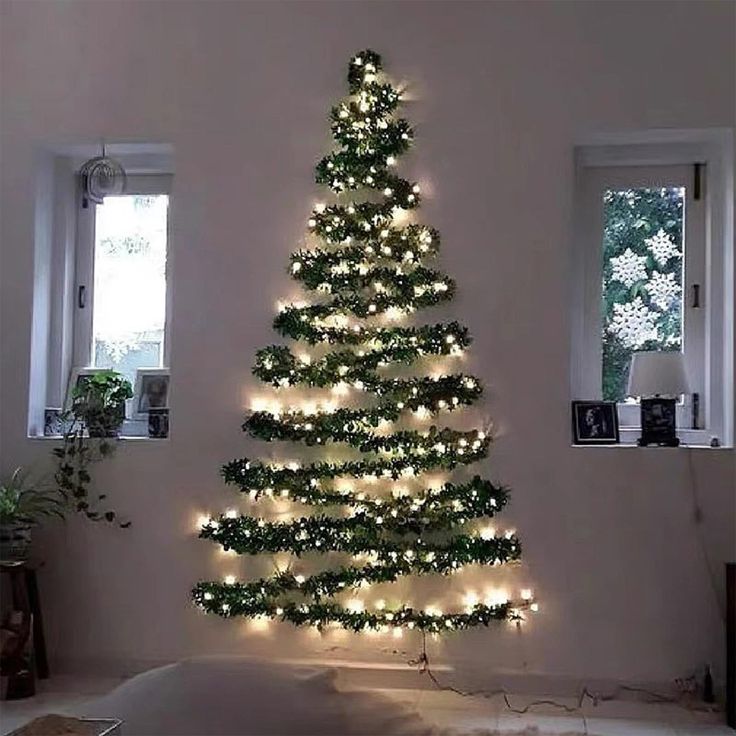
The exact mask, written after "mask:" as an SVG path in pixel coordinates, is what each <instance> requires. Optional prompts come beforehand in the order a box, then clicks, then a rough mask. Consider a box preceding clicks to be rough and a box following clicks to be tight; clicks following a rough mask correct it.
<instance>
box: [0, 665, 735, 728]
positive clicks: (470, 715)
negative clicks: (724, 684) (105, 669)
mask: <svg viewBox="0 0 736 736" xmlns="http://www.w3.org/2000/svg"><path fill="white" fill-rule="evenodd" d="M121 681H122V680H120V679H113V678H94V679H92V678H79V677H75V678H68V677H57V678H53V679H52V680H48V681H46V682H44V683H41V687H40V688H39V693H38V694H37V695H36V697H34V698H28V699H26V700H17V701H10V702H7V701H6V702H1V703H0V734H2V735H3V736H4V735H5V734H7V733H9V732H10V731H12V730H13V729H15V728H18V727H19V726H21V725H23V724H24V723H26V722H27V721H29V720H31V719H32V718H34V717H36V716H38V715H42V714H44V713H50V712H52V713H62V714H64V713H65V712H66V711H70V710H74V709H75V708H77V707H78V706H79V705H81V704H83V703H84V702H86V701H88V700H90V699H92V698H94V697H96V696H98V695H101V694H103V693H106V692H108V691H109V690H111V689H113V688H114V687H115V686H116V685H118V684H119V683H120V682H121ZM382 692H383V693H384V694H385V695H387V696H388V697H390V698H392V699H394V700H397V701H399V702H402V703H405V704H407V705H409V706H411V707H412V708H414V709H416V710H417V711H418V712H420V713H421V714H422V715H423V717H424V718H425V719H426V720H427V721H428V722H430V723H434V724H436V725H438V726H441V727H452V728H454V729H458V730H460V729H461V730H462V731H465V732H469V733H472V732H473V731H474V730H480V729H484V730H485V731H486V732H487V731H489V730H490V731H491V732H493V731H494V730H496V731H498V732H500V733H501V734H503V733H504V732H509V733H515V732H516V733H518V732H519V731H523V730H524V729H533V728H536V729H538V731H537V733H538V736H550V735H554V734H574V735H575V736H577V735H578V734H588V735H589V736H734V734H736V732H735V731H733V730H731V729H730V728H727V727H726V726H725V725H723V714H722V713H708V712H703V711H695V710H690V709H687V708H683V707H680V706H676V705H669V704H666V705H662V704H658V705H651V704H644V703H634V702H624V701H614V702H607V703H603V704H601V705H598V706H593V705H592V704H590V705H585V706H584V707H583V710H582V712H581V713H574V714H562V715H561V714H560V712H559V709H557V708H554V707H552V706H541V705H540V706H534V709H533V712H531V713H527V714H524V715H518V714H515V713H512V712H511V711H509V710H508V709H507V708H506V707H505V705H504V703H503V700H502V699H501V698H500V697H495V698H492V699H486V698H479V697H462V696H460V695H456V694H455V693H450V692H437V691H431V690H384V691H382ZM538 699H539V698H532V697H531V696H522V695H516V696H511V697H510V701H511V704H512V706H513V707H514V708H515V709H517V710H520V709H523V708H524V707H525V706H526V705H527V704H528V703H529V702H530V701H532V700H538ZM555 700H556V701H557V702H563V703H565V704H567V705H570V706H572V705H574V703H573V701H572V700H568V701H566V700H565V699H561V698H556V699H555ZM123 733H124V731H123ZM530 736H531V735H530Z"/></svg>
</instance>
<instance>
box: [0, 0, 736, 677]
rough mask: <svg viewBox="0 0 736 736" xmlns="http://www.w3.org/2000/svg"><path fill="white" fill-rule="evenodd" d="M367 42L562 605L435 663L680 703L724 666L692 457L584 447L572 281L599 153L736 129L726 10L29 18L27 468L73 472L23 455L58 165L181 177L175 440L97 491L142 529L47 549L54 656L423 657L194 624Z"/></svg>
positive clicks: (20, 418)
mask: <svg viewBox="0 0 736 736" xmlns="http://www.w3.org/2000/svg"><path fill="white" fill-rule="evenodd" d="M366 46H370V47H372V48H375V49H376V50H378V51H380V52H382V53H383V54H384V56H385V60H386V63H387V65H388V67H389V70H390V71H391V72H393V73H394V74H395V75H396V76H397V77H399V78H405V79H406V80H411V90H412V97H413V98H414V100H415V101H413V102H411V103H410V104H408V105H407V106H406V109H405V114H406V115H407V116H408V117H409V118H410V119H412V120H413V121H415V122H416V123H417V125H418V145H417V147H416V154H415V155H413V157H412V159H411V161H410V162H408V164H407V165H406V169H405V170H410V171H412V172H413V173H414V174H415V175H416V176H417V177H418V178H419V179H420V180H421V181H422V182H423V183H424V185H425V189H426V190H427V192H428V196H427V200H426V205H425V206H424V207H423V209H422V211H421V214H422V218H423V220H424V221H426V222H428V223H431V224H433V225H435V226H436V227H438V228H439V229H440V231H441V232H442V234H443V237H444V243H445V254H444V265H445V266H446V269H447V271H448V272H449V273H450V274H452V275H453V276H454V277H455V278H456V279H457V281H458V285H459V291H460V294H459V297H458V298H457V300H456V301H455V302H454V304H453V307H452V309H451V313H452V314H453V315H454V316H456V317H457V318H459V319H461V320H462V321H465V322H466V323H467V324H468V325H469V327H470V329H471V331H472V333H473V334H474V335H475V339H476V341H475V345H474V348H473V351H472V352H473V357H472V361H473V363H472V365H473V367H474V369H475V371H476V373H477V374H478V375H480V376H481V377H482V378H483V379H484V381H485V382H486V384H487V386H488V387H489V391H488V403H487V408H488V411H489V412H490V413H491V414H492V416H493V417H494V419H495V421H496V422H497V426H498V427H499V428H500V430H501V438H500V439H499V441H498V443H497V445H496V446H495V449H494V451H493V454H492V457H491V458H490V460H489V461H488V462H487V463H486V470H487V471H488V472H489V473H490V474H491V475H492V476H493V477H496V478H498V479H501V480H503V481H504V482H506V483H508V484H509V485H510V486H512V488H513V489H514V495H513V503H512V506H511V508H510V509H509V512H508V518H509V519H510V523H513V524H515V525H516V526H517V528H518V531H519V534H520V536H521V537H522V539H523V541H524V553H525V561H526V566H525V567H524V568H523V569H522V570H520V571H519V572H518V573H517V575H518V577H517V580H519V581H523V582H528V583H530V584H532V585H533V587H534V588H535V590H536V592H537V594H538V595H539V596H540V598H541V601H542V612H541V613H540V614H539V615H538V616H537V617H536V618H534V620H533V622H531V623H530V625H529V626H528V627H527V628H525V630H524V632H523V634H522V635H519V634H518V633H517V632H516V631H514V630H513V629H508V628H506V629H501V630H496V629H493V630H490V631H486V630H483V631H475V632H471V633H467V634H463V635H455V636H451V637H448V638H447V639H446V640H445V642H444V643H441V644H437V645H434V646H435V651H436V652H437V654H438V655H439V656H443V657H446V658H447V659H449V660H451V661H453V662H454V663H456V664H461V665H462V663H463V662H464V663H465V664H466V665H467V666H468V667H470V665H473V667H474V668H475V669H477V670H478V671H480V672H484V673H486V674H487V673H488V672H491V671H500V670H507V671H516V672H524V671H527V672H540V673H548V674H555V675H563V674H566V675H573V676H581V677H584V676H597V677H604V678H621V679H635V678H645V679H655V680H665V679H668V678H672V677H676V676H681V675H685V674H688V673H689V672H690V671H691V670H693V668H695V667H699V666H701V665H702V664H703V663H705V662H706V661H710V662H713V663H715V664H716V666H717V667H720V666H721V665H722V662H723V657H722V652H723V649H724V638H723V629H722V622H721V619H720V615H719V612H718V608H717V605H716V600H715V597H714V591H713V589H712V586H711V582H710V579H709V577H708V575H707V573H706V567H705V564H704V558H703V550H702V549H701V547H700V546H699V542H698V536H697V533H696V527H695V525H694V523H693V519H692V500H691V488H690V477H689V474H688V464H687V454H686V451H685V450H677V451H674V450H657V449H649V450H635V449H624V448H619V449H601V448H599V449H579V448H578V449H574V448H571V447H570V446H569V426H568V424H569V419H568V415H569V398H570V397H569V380H568V377H569V373H570V370H569V339H568V335H569V324H568V322H569V319H568V304H569V300H570V290H571V289H572V288H574V286H575V285H574V284H571V283H570V281H569V279H568V274H569V273H570V268H569V261H568V259H569V254H570V232H571V226H570V221H571V195H572V179H573V163H572V148H573V145H574V144H575V143H576V142H579V141H581V140H582V139H584V138H586V137H587V136H588V135H590V134H592V133H598V132H601V131H611V132H620V131H626V130H640V129H645V128H660V127H661V128H704V127H715V126H733V125H734V88H735V84H734V5H733V4H732V3H729V2H698V3H678V2H651V3H648V2H638V3H622V2H591V3H575V2H544V3H536V2H519V3H511V2H504V3H492V2H486V3H480V2H473V3H462V2H447V3H444V2H426V3H425V2H398V3H385V4H384V3H380V2H350V3H347V2H346V3H324V2H298V3H293V4H292V3H275V2H272V3H258V4H256V3H247V2H222V3H220V2H184V1H182V0H180V1H179V2H175V3H174V2H155V1H151V2H122V1H119V0H117V1H113V2H104V3H103V2H75V3H60V2H33V3H29V2H9V1H6V2H4V3H3V4H2V52H1V53H2V55H1V56H0V62H1V74H2V78H1V79H2V110H1V114H2V118H1V119H0V121H1V128H2V130H1V133H2V200H1V201H2V208H3V211H2V248H3V250H2V302H1V305H2V363H1V364H0V365H1V368H2V394H1V397H0V398H1V400H2V418H1V424H0V436H1V437H2V469H3V470H5V471H7V470H8V469H10V468H12V467H13V466H14V465H16V464H19V463H23V464H32V463H38V464H39V465H40V464H41V463H42V462H43V461H44V460H45V458H47V457H48V454H49V452H50V449H51V448H50V445H49V443H48V442H44V441H42V440H27V439H25V438H24V432H25V427H26V424H25V415H26V411H27V391H28V381H29V352H30V340H31V307H32V292H31V288H32V278H33V226H34V213H33V194H34V181H33V176H32V164H33V161H34V155H35V152H36V151H37V149H38V147H39V146H44V145H49V144H56V143H74V142H89V141H94V140H97V139H99V138H100V137H101V136H104V137H105V138H107V139H108V140H120V141H124V140H140V141H168V142H171V143H172V144H173V145H174V148H175V155H176V181H175V192H174V205H173V207H174V209H173V218H174V221H173V222H174V238H173V254H172V280H173V284H174V287H173V288H174V292H173V314H172V360H173V366H172V376H173V378H172V380H173V389H172V402H173V407H174V408H173V417H172V437H171V439H170V441H168V442H157V443H153V442H127V443H125V445H124V446H123V447H121V448H120V451H119V453H118V455H117V457H116V458H115V459H114V460H113V461H112V462H110V463H109V464H108V466H107V467H106V468H104V470H103V469H100V470H101V475H100V483H101V484H104V487H105V488H106V489H109V491H110V494H111V497H112V499H113V500H114V504H115V507H116V508H117V509H118V510H119V511H120V512H122V513H125V514H128V515H129V516H130V517H132V518H133V520H134V526H133V528H131V529H130V530H128V531H119V530H114V529H110V528H103V527H101V526H93V525H89V524H84V523H82V522H81V521H79V520H70V521H69V522H68V523H67V524H66V525H65V526H63V527H58V528H56V529H55V530H53V531H52V533H50V534H49V535H48V536H47V538H46V540H45V541H46V547H45V551H44V556H45V560H46V567H45V568H44V570H43V572H42V573H41V585H42V589H43V590H42V593H43V596H44V604H45V606H46V615H47V622H46V623H47V629H48V636H49V639H50V646H51V649H52V652H53V654H54V655H55V657H57V658H62V659H72V658H74V659H84V660H87V661H91V660H94V659H97V660H105V661H107V662H118V663H120V662H124V661H130V660H133V659H138V660H154V659H161V658H170V657H171V658H173V657H180V656H183V655H186V654H189V653H195V652H198V653H201V652H218V651H228V652H243V653H245V652H268V653H270V654H273V655H274V656H276V655H283V656H306V655H307V654H310V653H318V654H319V653H320V652H324V651H325V650H326V649H327V648H328V647H330V646H332V645H339V646H341V647H344V649H340V650H335V651H333V652H332V654H331V656H341V657H344V658H354V659H361V660H367V659H383V660H388V661H394V662H395V661H401V658H400V657H399V658H397V657H395V656H393V655H390V654H387V653H385V651H384V650H385V649H386V648H388V647H391V645H392V642H390V641H386V642H384V641H383V640H381V639H380V638H366V637H362V638H357V637H349V636H346V637H344V638H342V639H339V640H338V639H336V638H332V637H328V638H326V639H324V640H322V639H320V638H319V636H317V635H316V634H314V633H312V632H303V631H294V630H292V629H290V628H288V627H285V626H284V627H279V626H276V627H271V629H270V631H269V633H260V634H259V633H257V632H253V631H252V630H251V629H249V628H248V627H247V626H245V625H244V624H241V623H237V622H229V621H221V620H219V619H216V618H211V617H205V616H204V615H202V614H200V613H199V612H198V611H196V610H195V609H194V608H193V607H192V606H191V605H190V604H189V601H188V595H189V589H190V587H191V585H192V584H193V583H194V582H195V581H196V580H198V579H201V578H206V577H208V576H212V575H214V576H218V577H219V576H220V575H222V574H224V573H225V571H226V566H227V571H230V570H231V569H233V567H234V565H233V562H232V561H230V560H224V559H223V558H222V557H218V555H217V553H216V551H215V550H214V549H213V547H212V546H211V545H210V544H209V543H207V542H203V541H199V540H197V539H196V538H195V537H194V536H193V535H192V519H193V517H194V515H195V514H196V513H197V512H198V511H200V510H202V509H210V510H212V511H215V510H217V509H220V508H223V507H224V506H225V505H226V504H228V503H229V502H232V498H233V497H232V493H231V491H229V490H228V489H226V488H225V487H224V486H223V485H222V483H221V482H220V480H219V478H218V469H219V465H220V464H221V463H222V462H223V461H226V460H229V459H231V458H232V457H236V456H239V455H240V454H245V448H246V446H247V444H248V442H247V440H246V439H245V438H244V436H243V435H241V433H240V431H239V425H240V422H241V414H242V410H243V407H244V406H245V402H246V397H247V390H248V387H249V386H250V385H252V382H251V379H250V373H249V369H250V364H251V360H252V357H253V354H254V351H255V350H256V349H257V348H259V347H261V346H263V345H265V344H268V343H269V342H270V341H272V340H274V335H273V333H272V332H271V331H270V321H271V319H272V316H273V308H274V304H275V301H276V300H277V299H278V298H279V297H281V296H283V295H286V294H288V293H290V291H291V290H292V287H291V285H290V282H289V281H288V278H287V275H286V273H285V268H284V267H285V264H286V262H287V256H288V253H289V252H290V251H291V250H292V249H293V248H294V247H295V246H296V245H297V244H298V242H299V239H300V238H301V237H302V235H303V232H304V223H305V219H306V217H307V215H308V212H309V208H310V206H311V204H312V203H313V202H314V201H315V200H316V198H317V197H318V196H319V194H318V191H317V189H316V187H315V185H314V184H313V183H312V182H313V180H312V166H313V164H314V162H315V161H316V160H317V159H318V158H319V156H321V155H322V154H323V153H324V152H325V151H326V150H327V147H328V144H329V139H328V126H327V123H326V114H327V111H328V109H329V106H330V105H331V104H332V103H333V102H334V101H335V100H336V99H337V98H338V97H339V96H341V95H342V94H343V93H344V92H345V89H346V86H345V81H344V74H345V68H346V62H347V60H348V58H349V56H350V55H351V54H352V53H353V52H355V51H357V50H360V49H362V48H364V47H366ZM251 449H252V448H251ZM693 463H694V468H695V471H696V475H697V480H698V484H699V493H700V496H701V499H702V503H703V511H704V522H703V527H702V533H703V536H704V537H705V539H706V542H705V543H706V547H707V551H708V553H709V555H710V559H711V561H712V564H713V565H714V568H715V570H714V572H715V575H716V578H717V586H716V587H717V588H719V595H720V594H722V590H720V579H721V576H722V575H721V573H722V563H723V561H724V560H725V559H726V558H727V557H730V558H731V559H733V558H735V557H736V553H735V551H734V475H735V473H734V467H735V466H734V454H733V452H732V451H728V450H719V451H711V450H702V451H694V452H693ZM237 564H238V561H237V560H236V561H235V565H237ZM258 569H259V568H258V565H257V564H256V563H253V562H252V561H251V560H248V559H244V560H243V561H242V570H243V571H244V572H245V574H252V573H254V572H256V571H257V570H258ZM485 574H486V575H491V574H492V573H485ZM447 584H448V583H447V581H444V580H441V581H440V582H439V583H437V586H438V590H441V589H442V586H445V585H447ZM453 584H455V583H454V582H453ZM721 602H722V596H721ZM405 644H406V648H407V649H408V650H409V651H413V650H414V648H415V646H416V644H417V642H416V641H408V642H406V640H405Z"/></svg>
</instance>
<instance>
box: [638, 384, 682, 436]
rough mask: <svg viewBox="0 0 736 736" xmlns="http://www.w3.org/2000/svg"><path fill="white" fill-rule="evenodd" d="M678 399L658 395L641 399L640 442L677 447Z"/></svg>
mask: <svg viewBox="0 0 736 736" xmlns="http://www.w3.org/2000/svg"><path fill="white" fill-rule="evenodd" d="M676 412H677V399H668V398H662V397H660V396H657V397H655V398H652V399H642V400H641V438H640V439H639V444H640V445H642V446H644V447H646V446H647V445H660V446H663V447H677V446H678V445H679V444H680V440H678V439H677V428H676V426H675V416H676Z"/></svg>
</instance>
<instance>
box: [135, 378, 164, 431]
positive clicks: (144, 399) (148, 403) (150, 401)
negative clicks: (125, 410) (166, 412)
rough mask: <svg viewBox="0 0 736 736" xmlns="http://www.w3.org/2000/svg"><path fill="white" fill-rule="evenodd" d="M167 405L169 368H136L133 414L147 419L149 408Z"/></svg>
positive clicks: (137, 417) (162, 407)
mask: <svg viewBox="0 0 736 736" xmlns="http://www.w3.org/2000/svg"><path fill="white" fill-rule="evenodd" d="M168 407H169V369H168V368H138V369H137V370H136V374H135V391H134V393H133V416H134V418H136V419H148V412H149V410H151V409H168Z"/></svg>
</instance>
